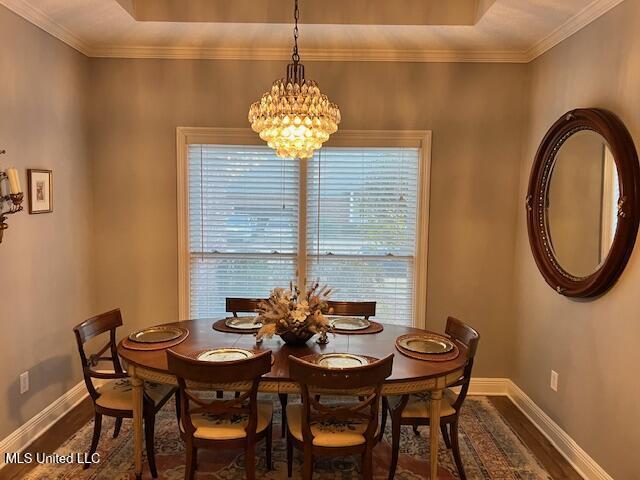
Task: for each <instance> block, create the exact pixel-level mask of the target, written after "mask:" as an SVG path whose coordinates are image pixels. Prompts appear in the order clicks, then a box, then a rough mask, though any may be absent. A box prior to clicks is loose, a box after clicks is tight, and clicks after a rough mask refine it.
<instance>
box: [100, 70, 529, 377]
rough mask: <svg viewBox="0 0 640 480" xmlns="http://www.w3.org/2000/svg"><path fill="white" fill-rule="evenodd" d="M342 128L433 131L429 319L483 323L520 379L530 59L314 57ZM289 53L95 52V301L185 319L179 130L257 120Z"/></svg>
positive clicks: (493, 346) (500, 372)
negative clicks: (518, 250)
mask: <svg viewBox="0 0 640 480" xmlns="http://www.w3.org/2000/svg"><path fill="white" fill-rule="evenodd" d="M306 67H307V74H308V76H309V77H310V78H313V79H315V80H318V81H319V82H320V86H321V87H322V88H323V90H324V91H326V92H328V93H329V95H330V96H331V98H332V99H333V100H334V101H336V102H337V103H338V104H339V105H340V108H341V111H342V113H343V121H342V124H341V128H343V129H430V130H432V131H433V150H432V182H431V219H430V241H429V267H428V268H429V279H428V281H429V284H428V324H429V326H430V327H431V328H434V329H439V330H442V329H443V328H444V322H445V319H446V316H447V315H456V316H458V317H459V318H461V319H463V320H466V321H468V322H469V323H471V324H473V325H475V326H477V328H478V329H479V330H480V332H481V334H482V344H481V345H482V347H481V349H480V354H479V355H480V356H479V361H478V363H477V374H478V375H481V376H496V377H500V376H508V375H510V373H511V372H510V367H511V362H510V361H508V359H509V358H510V352H509V351H508V350H509V346H510V341H509V339H510V338H511V329H512V325H513V322H512V318H511V312H512V303H511V298H512V296H511V280H512V278H513V269H512V265H513V253H514V250H513V249H514V244H515V237H514V235H515V228H514V225H515V219H516V209H517V208H518V205H516V203H515V202H514V198H516V195H517V181H514V179H515V178H517V177H518V172H519V167H520V166H519V161H518V159H519V156H520V154H521V133H522V132H521V127H522V125H523V121H524V115H525V111H524V106H525V98H526V91H525V88H526V81H525V74H526V69H527V67H526V66H524V65H503V64H491V65H483V64H424V63H422V64H417V63H416V64H406V63H404V64H403V63H401V64H390V63H370V62H355V63H345V62H333V63H330V62H327V63H315V62H310V63H308V64H307V65H306ZM284 69H285V63H284V62H267V61H255V62H242V61H188V60H180V61H171V60H112V59H94V60H92V61H91V85H92V91H91V98H92V101H93V104H92V106H93V108H92V113H93V123H92V132H93V136H92V141H91V145H92V156H93V158H94V160H95V163H94V168H95V172H94V173H95V179H96V181H95V183H94V187H95V206H96V208H95V220H96V251H97V255H96V262H97V263H96V268H97V277H96V278H97V284H96V286H97V302H98V303H97V306H98V309H100V310H104V309H108V308H112V307H115V306H121V307H122V309H123V313H124V315H125V321H126V322H127V325H128V326H127V328H128V329H131V328H136V327H139V326H142V325H149V324H155V323H160V322H167V321H172V320H175V319H177V316H178V306H177V226H176V149H175V129H176V127H177V126H210V127H247V128H248V123H247V111H248V107H249V105H250V103H251V102H252V101H254V100H255V99H257V98H259V96H260V95H261V94H262V92H263V91H264V90H266V89H267V88H268V87H269V85H270V84H271V82H272V81H273V80H274V79H276V78H279V77H281V76H282V75H283V73H284Z"/></svg>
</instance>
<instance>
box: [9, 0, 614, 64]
mask: <svg viewBox="0 0 640 480" xmlns="http://www.w3.org/2000/svg"><path fill="white" fill-rule="evenodd" d="M622 1H623V0H393V1H389V0H300V17H301V26H300V49H301V56H302V58H303V60H349V61H412V62H421V61H426V62H429V61H431V62H447V61H467V62H529V61H531V60H532V59H534V58H536V57H537V56H539V55H541V54H542V53H544V52H545V51H547V50H548V49H549V48H552V47H553V46H554V45H556V44H558V43H559V42H561V41H562V40H564V39H565V38H567V37H569V36H571V35H572V34H573V33H575V32H576V31H578V30H580V29H581V28H582V27H584V26H585V25H588V24H589V23H590V22H592V21H593V20H595V19H596V18H598V17H599V16H600V15H602V14H604V13H606V12H607V11H609V10H610V9H611V8H613V7H615V6H616V5H617V4H619V3H621V2H622ZM0 4H2V5H4V6H6V7H7V8H9V9H10V10H13V11H14V12H15V13H17V14H18V15H21V16H22V17H24V18H26V19H27V20H29V21H30V22H32V23H34V24H36V25H38V26H39V27H41V28H42V29H44V30H46V31H47V32H49V33H50V34H52V35H54V36H56V37H57V38H59V39H61V40H62V41H64V42H66V43H68V44H69V45H71V46H72V47H74V48H76V49H77V50H79V51H81V52H82V53H84V54H86V55H88V56H93V57H125V58H211V59H269V60H271V59H278V60H280V59H283V60H284V59H287V58H288V57H289V56H290V44H291V36H292V26H291V21H292V20H291V19H292V16H293V13H292V10H293V0H233V1H230V0H0Z"/></svg>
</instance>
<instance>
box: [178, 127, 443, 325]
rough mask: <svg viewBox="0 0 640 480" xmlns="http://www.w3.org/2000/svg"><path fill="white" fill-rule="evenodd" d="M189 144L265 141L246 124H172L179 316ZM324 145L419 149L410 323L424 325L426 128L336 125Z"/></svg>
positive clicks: (301, 263)
mask: <svg viewBox="0 0 640 480" xmlns="http://www.w3.org/2000/svg"><path fill="white" fill-rule="evenodd" d="M191 144H210V145H252V146H256V145H257V146H262V145H264V142H263V141H262V140H261V139H260V138H259V137H258V136H257V135H256V133H255V132H253V131H252V130H251V129H249V128H217V127H177V128H176V149H177V172H176V173H177V175H176V180H177V217H178V218H177V220H178V318H179V319H180V321H183V320H187V319H189V318H190V305H191V302H190V276H189V275H190V249H189V154H188V149H189V145H191ZM325 145H326V146H327V147H350V148H357V147H410V148H418V149H419V150H420V159H419V165H418V192H417V195H418V205H417V213H416V216H417V219H416V222H417V223H416V235H417V238H416V251H415V253H414V258H415V279H414V285H413V311H414V318H413V319H412V325H413V326H414V327H418V328H425V327H426V312H427V261H428V246H429V197H430V186H431V131H430V130H339V131H338V132H336V133H334V134H333V135H332V136H331V139H330V140H329V141H328V142H327V143H325ZM297 161H298V162H300V186H299V198H300V200H299V204H298V255H297V264H298V269H299V270H298V276H299V278H298V280H302V279H304V278H305V276H306V268H307V245H306V242H307V232H306V230H307V161H306V160H297Z"/></svg>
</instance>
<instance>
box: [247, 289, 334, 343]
mask: <svg viewBox="0 0 640 480" xmlns="http://www.w3.org/2000/svg"><path fill="white" fill-rule="evenodd" d="M330 295H331V288H329V287H328V286H327V285H324V286H323V287H320V284H319V283H318V282H315V283H314V284H313V285H311V286H310V287H308V288H305V290H304V292H302V291H300V289H299V288H298V286H297V285H294V284H293V283H290V284H289V290H286V289H284V288H274V289H273V290H272V291H271V293H270V294H269V298H268V299H267V300H262V301H261V302H260V303H259V304H258V316H257V317H256V323H258V322H259V323H262V327H261V328H260V330H258V334H257V337H256V340H258V341H260V340H261V339H262V338H263V337H267V338H269V337H272V336H273V335H279V336H280V337H281V338H282V339H283V340H284V341H285V342H286V343H288V344H293V345H295V344H298V345H302V344H304V343H306V342H307V340H309V339H310V338H311V337H312V336H314V335H315V334H316V333H320V334H322V335H324V336H326V333H327V332H328V331H330V330H331V325H330V324H329V321H328V320H327V318H326V317H325V315H324V314H325V313H331V312H330V311H328V310H329V309H328V304H327V300H328V298H329V296H330Z"/></svg>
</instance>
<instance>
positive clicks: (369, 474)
mask: <svg viewBox="0 0 640 480" xmlns="http://www.w3.org/2000/svg"><path fill="white" fill-rule="evenodd" d="M362 479H363V480H373V449H372V448H371V447H369V448H367V449H366V450H365V451H364V453H363V454H362Z"/></svg>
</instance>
